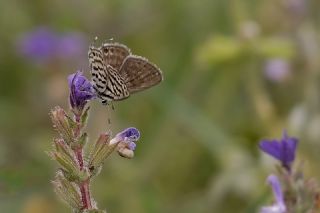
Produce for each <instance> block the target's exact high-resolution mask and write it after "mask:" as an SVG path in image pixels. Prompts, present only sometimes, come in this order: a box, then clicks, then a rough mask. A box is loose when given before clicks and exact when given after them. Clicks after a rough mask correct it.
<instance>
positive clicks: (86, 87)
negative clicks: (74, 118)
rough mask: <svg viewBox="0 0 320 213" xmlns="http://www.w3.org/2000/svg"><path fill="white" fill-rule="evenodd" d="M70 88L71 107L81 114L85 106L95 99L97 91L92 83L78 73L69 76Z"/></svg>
mask: <svg viewBox="0 0 320 213" xmlns="http://www.w3.org/2000/svg"><path fill="white" fill-rule="evenodd" d="M68 83H69V87H70V105H71V107H72V108H73V109H75V110H77V111H78V112H81V111H82V110H83V108H84V106H85V104H86V103H87V102H88V101H89V100H91V99H93V98H94V97H95V91H94V89H93V86H92V84H91V82H90V81H89V80H88V79H87V78H86V77H85V76H84V75H82V72H81V71H77V72H76V73H73V74H71V75H69V76H68Z"/></svg>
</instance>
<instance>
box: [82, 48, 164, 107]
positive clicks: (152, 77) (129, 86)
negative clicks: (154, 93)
mask: <svg viewBox="0 0 320 213" xmlns="http://www.w3.org/2000/svg"><path fill="white" fill-rule="evenodd" d="M88 57H89V65H90V72H91V75H92V81H93V87H94V89H95V90H96V92H97V96H98V97H99V98H100V99H101V102H102V103H103V104H108V103H110V102H111V101H120V100H123V99H126V98H128V97H129V96H130V95H131V94H133V93H136V92H140V91H142V90H145V89H148V88H150V87H152V86H155V85H157V84H159V83H160V82H161V81H162V80H163V75H162V72H161V70H160V69H159V68H158V67H157V66H156V65H154V64H153V63H151V62H149V61H148V59H146V58H144V57H141V56H137V55H133V54H131V51H130V49H129V48H128V47H127V46H125V45H123V44H119V43H113V42H112V43H104V44H102V46H101V47H94V46H93V45H91V46H90V47H89V52H88Z"/></svg>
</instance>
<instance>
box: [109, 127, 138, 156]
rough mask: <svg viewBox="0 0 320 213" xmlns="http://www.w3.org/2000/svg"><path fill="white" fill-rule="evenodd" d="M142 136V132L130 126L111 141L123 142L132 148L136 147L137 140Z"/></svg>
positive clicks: (111, 142) (112, 142)
mask: <svg viewBox="0 0 320 213" xmlns="http://www.w3.org/2000/svg"><path fill="white" fill-rule="evenodd" d="M139 138H140V132H139V130H138V129H136V128H134V127H129V128H127V129H125V130H123V131H122V132H119V133H118V134H117V135H116V136H115V137H114V138H113V139H112V140H111V141H110V144H114V143H119V142H123V143H125V144H126V145H127V147H128V148H129V149H130V150H132V151H133V150H134V149H135V148H136V144H135V142H136V141H138V140H139Z"/></svg>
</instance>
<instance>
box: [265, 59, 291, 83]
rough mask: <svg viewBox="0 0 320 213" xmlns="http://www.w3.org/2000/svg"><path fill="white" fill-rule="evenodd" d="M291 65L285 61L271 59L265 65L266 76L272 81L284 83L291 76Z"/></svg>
mask: <svg viewBox="0 0 320 213" xmlns="http://www.w3.org/2000/svg"><path fill="white" fill-rule="evenodd" d="M290 72H291V69H290V64H289V62H288V61H287V60H285V59H280V58H274V59H269V60H268V61H267V62H266V64H265V70H264V73H265V76H266V78H268V79H269V80H271V81H274V82H282V81H284V80H285V79H286V78H287V77H288V76H289V75H290Z"/></svg>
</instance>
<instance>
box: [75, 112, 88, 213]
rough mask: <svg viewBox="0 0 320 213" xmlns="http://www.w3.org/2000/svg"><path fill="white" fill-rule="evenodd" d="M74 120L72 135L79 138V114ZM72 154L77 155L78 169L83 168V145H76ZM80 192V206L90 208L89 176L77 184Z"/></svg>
mask: <svg viewBox="0 0 320 213" xmlns="http://www.w3.org/2000/svg"><path fill="white" fill-rule="evenodd" d="M75 120H76V127H75V131H74V136H75V138H79V137H80V134H81V122H80V120H81V115H75ZM74 154H75V156H76V157H77V161H78V165H79V167H80V170H81V171H83V170H85V169H86V168H85V165H84V160H83V147H82V146H80V145H79V146H77V147H76V148H75V149H74ZM78 186H79V188H80V192H81V200H82V208H83V210H84V209H92V204H91V195H90V178H88V179H86V180H84V181H81V182H80V183H79V184H78Z"/></svg>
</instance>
